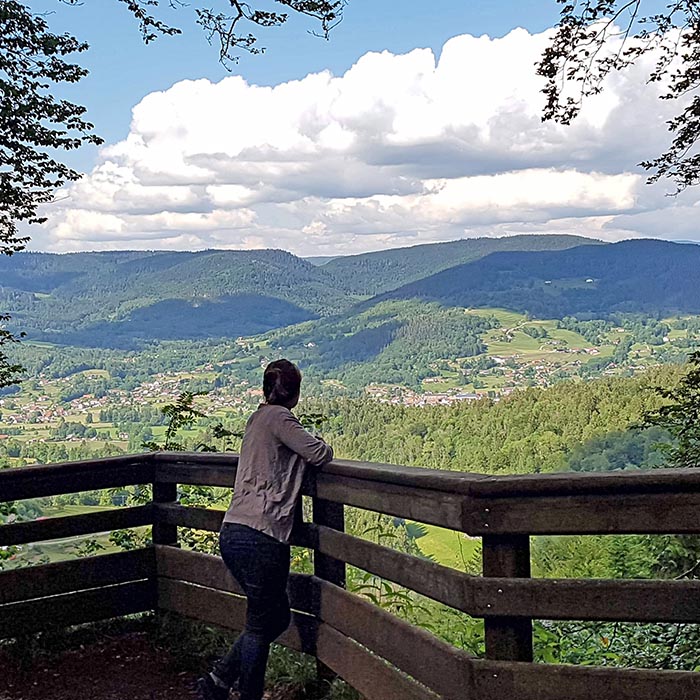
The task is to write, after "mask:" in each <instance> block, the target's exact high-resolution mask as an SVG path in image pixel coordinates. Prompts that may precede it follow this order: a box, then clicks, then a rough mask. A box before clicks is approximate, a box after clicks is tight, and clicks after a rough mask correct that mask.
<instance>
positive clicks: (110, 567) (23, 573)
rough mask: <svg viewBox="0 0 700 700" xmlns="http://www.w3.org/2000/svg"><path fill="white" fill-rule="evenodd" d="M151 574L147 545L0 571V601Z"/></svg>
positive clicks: (153, 566)
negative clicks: (143, 547) (145, 546)
mask: <svg viewBox="0 0 700 700" xmlns="http://www.w3.org/2000/svg"><path fill="white" fill-rule="evenodd" d="M155 573H156V564H155V553H154V551H153V550H152V549H150V548H148V549H135V550H133V551H131V552H117V553H115V554H101V555H99V556H94V557H86V558H84V559H75V560H73V561H62V562H56V563H54V564H41V565H39V566H32V567H29V568H26V569H13V570H11V571H2V572H0V604H6V603H15V602H20V601H27V600H30V599H32V598H43V597H46V596H53V595H58V594H61V593H70V592H73V591H80V590H84V589H86V588H99V587H102V586H108V585H111V584H115V583H125V582H127V581H137V580H139V579H145V578H152V577H154V576H155Z"/></svg>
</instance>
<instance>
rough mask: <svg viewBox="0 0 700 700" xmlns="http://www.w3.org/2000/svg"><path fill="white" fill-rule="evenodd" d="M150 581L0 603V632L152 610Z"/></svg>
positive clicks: (7, 633) (4, 634) (20, 632)
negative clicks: (25, 600) (5, 603)
mask: <svg viewBox="0 0 700 700" xmlns="http://www.w3.org/2000/svg"><path fill="white" fill-rule="evenodd" d="M155 606H156V589H155V584H154V581H151V580H149V581H133V582H130V583H123V584H118V585H114V586H106V587H103V588H93V589H90V590H87V591H79V592H77V593H66V594H63V595H56V596H51V597H49V598H36V599H34V600H31V601H28V602H18V603H9V604H7V605H0V635H1V636H2V637H4V638H10V637H17V636H19V635H25V634H34V633H36V632H41V631H43V630H48V629H57V628H61V627H68V626H70V625H79V624H83V623H85V622H94V621H96V620H106V619H107V618H110V617H120V616H122V615H131V614H133V613H139V612H145V611H146V610H153V609H154V608H155Z"/></svg>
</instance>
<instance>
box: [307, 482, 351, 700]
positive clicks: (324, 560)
mask: <svg viewBox="0 0 700 700" xmlns="http://www.w3.org/2000/svg"><path fill="white" fill-rule="evenodd" d="M312 504H313V516H312V517H313V522H314V523H315V524H316V525H325V526H326V527H332V528H333V529H334V530H339V531H340V532H345V506H344V505H343V504H342V503H333V502H332V501H326V500H324V499H322V498H318V497H316V496H314V497H313V498H312ZM314 575H315V576H316V577H318V578H320V579H323V580H324V581H329V582H330V583H333V584H335V585H336V586H340V587H341V588H345V584H346V580H345V562H343V561H339V560H338V559H334V558H333V557H329V556H328V555H327V554H321V553H320V552H319V551H318V550H314ZM316 678H317V679H318V685H319V688H318V691H319V696H320V697H323V696H325V694H326V691H327V689H328V685H330V684H331V683H332V682H333V681H334V680H335V678H336V674H335V673H334V672H333V671H332V670H331V669H330V668H328V666H326V665H325V664H324V663H322V662H321V661H319V660H318V659H317V660H316Z"/></svg>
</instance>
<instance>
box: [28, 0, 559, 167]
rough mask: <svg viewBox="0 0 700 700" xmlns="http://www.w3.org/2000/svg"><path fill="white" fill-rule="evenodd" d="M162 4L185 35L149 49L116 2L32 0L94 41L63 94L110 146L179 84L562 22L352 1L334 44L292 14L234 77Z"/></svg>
mask: <svg viewBox="0 0 700 700" xmlns="http://www.w3.org/2000/svg"><path fill="white" fill-rule="evenodd" d="M162 4H163V5H164V6H165V7H164V8H163V11H162V13H161V14H162V16H163V17H164V18H168V21H170V22H171V23H172V25H173V26H176V27H179V28H181V29H182V30H183V33H182V34H181V35H178V36H174V37H162V38H160V39H158V40H157V41H155V42H153V43H151V44H149V45H148V46H146V45H144V44H143V42H142V40H141V37H140V35H139V32H138V26H137V23H136V21H135V20H134V19H133V17H132V16H131V15H130V13H129V12H128V10H127V9H126V7H125V6H124V5H123V4H121V3H119V2H117V0H84V1H83V3H82V4H81V5H76V6H66V5H63V4H62V3H60V2H59V0H32V2H31V7H32V9H34V11H35V12H37V13H44V12H45V13H47V15H46V16H47V20H48V21H49V23H50V26H51V27H52V29H53V31H56V32H63V31H69V32H72V33H73V34H74V35H75V36H76V37H77V38H79V39H81V40H83V41H86V42H87V43H88V44H90V50H89V51H88V52H87V53H86V54H83V55H82V56H81V57H80V62H81V64H82V65H85V66H86V67H87V68H88V69H89V70H90V75H89V76H88V77H87V78H85V79H84V80H83V81H82V82H81V83H79V84H78V85H76V86H71V87H69V88H68V89H67V90H66V91H65V94H66V95H67V96H69V97H70V98H71V99H73V100H75V101H76V102H79V103H80V104H84V105H86V106H88V108H89V112H88V113H89V116H90V119H92V120H93V122H94V123H95V125H96V126H97V131H98V133H99V134H100V135H101V136H102V137H103V138H104V139H105V140H106V141H107V142H110V143H111V142H114V141H117V140H119V139H122V138H124V137H125V136H126V135H127V133H128V130H129V122H130V119H131V108H132V107H133V106H134V105H135V104H136V103H137V102H139V101H140V100H141V98H142V97H144V96H145V95H147V94H148V93H150V92H154V91H156V90H165V89H167V88H169V87H170V86H171V85H173V83H176V82H178V81H179V80H183V79H196V78H208V79H209V80H211V81H218V80H221V79H222V78H224V77H227V76H229V75H231V73H233V74H238V75H241V76H243V77H244V78H245V79H246V80H247V81H248V82H250V83H255V84H258V85H276V84H278V83H282V82H286V81H288V80H292V79H298V78H303V77H304V76H305V75H307V74H308V73H313V72H318V71H322V70H324V69H328V70H330V71H331V72H333V73H334V74H336V75H339V74H342V73H344V72H345V71H346V70H347V69H348V68H350V66H352V64H353V63H355V61H357V59H358V58H359V57H360V56H362V55H363V54H365V53H367V52H368V51H384V50H388V51H391V52H392V53H395V54H400V53H405V52H407V51H411V50H412V49H415V48H417V47H428V48H431V49H433V51H434V52H435V53H436V54H439V52H440V50H441V48H442V46H443V44H444V43H445V41H447V40H448V39H449V38H451V37H453V36H455V35H457V34H463V33H470V34H473V35H476V36H478V35H481V34H488V35H489V36H491V37H500V36H503V35H504V34H507V33H508V32H509V31H510V30H511V29H513V28H515V27H524V28H526V29H528V30H530V31H531V32H539V31H542V30H544V29H546V28H547V27H549V26H552V25H553V24H554V23H555V22H556V20H557V17H558V9H559V8H558V5H556V3H555V2H554V0H551V2H550V1H548V0H545V1H544V2H543V1H542V0H539V1H533V0H520V1H518V0H515V1H514V0H488V1H485V2H484V1H482V2H478V1H477V2H470V1H469V0H423V1H421V2H419V1H418V0H403V1H402V2H401V3H398V2H397V0H350V3H349V5H348V6H347V8H346V11H345V17H344V20H343V22H342V23H341V24H340V25H338V26H337V27H336V28H335V30H334V31H333V33H332V35H331V39H330V40H329V41H325V40H323V39H320V38H318V37H316V36H313V35H312V34H311V33H310V31H311V30H314V29H316V25H315V24H314V23H313V22H312V21H311V20H310V19H307V18H301V17H290V19H289V21H288V22H287V25H286V26H284V27H282V28H280V29H270V30H267V31H264V30H263V31H262V32H258V34H259V37H260V38H259V42H260V44H261V45H262V46H265V47H266V52H265V53H264V54H261V55H256V56H251V55H242V57H241V60H240V62H239V63H238V64H237V65H233V66H230V68H231V71H230V72H229V71H227V70H226V69H225V68H224V67H223V66H222V65H221V64H220V63H219V61H218V54H217V51H216V47H215V46H211V45H209V43H208V42H207V39H206V35H205V33H204V31H203V30H202V29H201V27H199V26H197V25H196V24H195V22H194V16H193V12H192V10H191V8H188V7H184V8H180V9H177V10H171V9H170V8H169V7H167V0H163V2H162ZM399 6H400V8H401V11H397V7H399ZM95 154H96V150H95V149H88V148H85V149H81V151H80V152H78V153H73V154H70V155H69V157H70V158H71V162H73V163H75V164H76V166H78V167H80V168H82V169H88V168H89V167H90V166H91V165H92V163H93V162H94V158H95Z"/></svg>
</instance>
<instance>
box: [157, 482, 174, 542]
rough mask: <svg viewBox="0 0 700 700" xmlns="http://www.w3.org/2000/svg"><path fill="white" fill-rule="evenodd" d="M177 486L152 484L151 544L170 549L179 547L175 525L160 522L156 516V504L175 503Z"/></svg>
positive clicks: (164, 483)
mask: <svg viewBox="0 0 700 700" xmlns="http://www.w3.org/2000/svg"><path fill="white" fill-rule="evenodd" d="M176 502H177V484H171V483H166V482H163V481H154V482H153V504H154V514H153V515H154V517H153V535H152V539H153V544H167V545H169V546H171V547H179V544H178V540H177V525H170V524H169V523H164V522H161V521H160V518H159V515H158V509H157V504H158V503H176Z"/></svg>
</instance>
